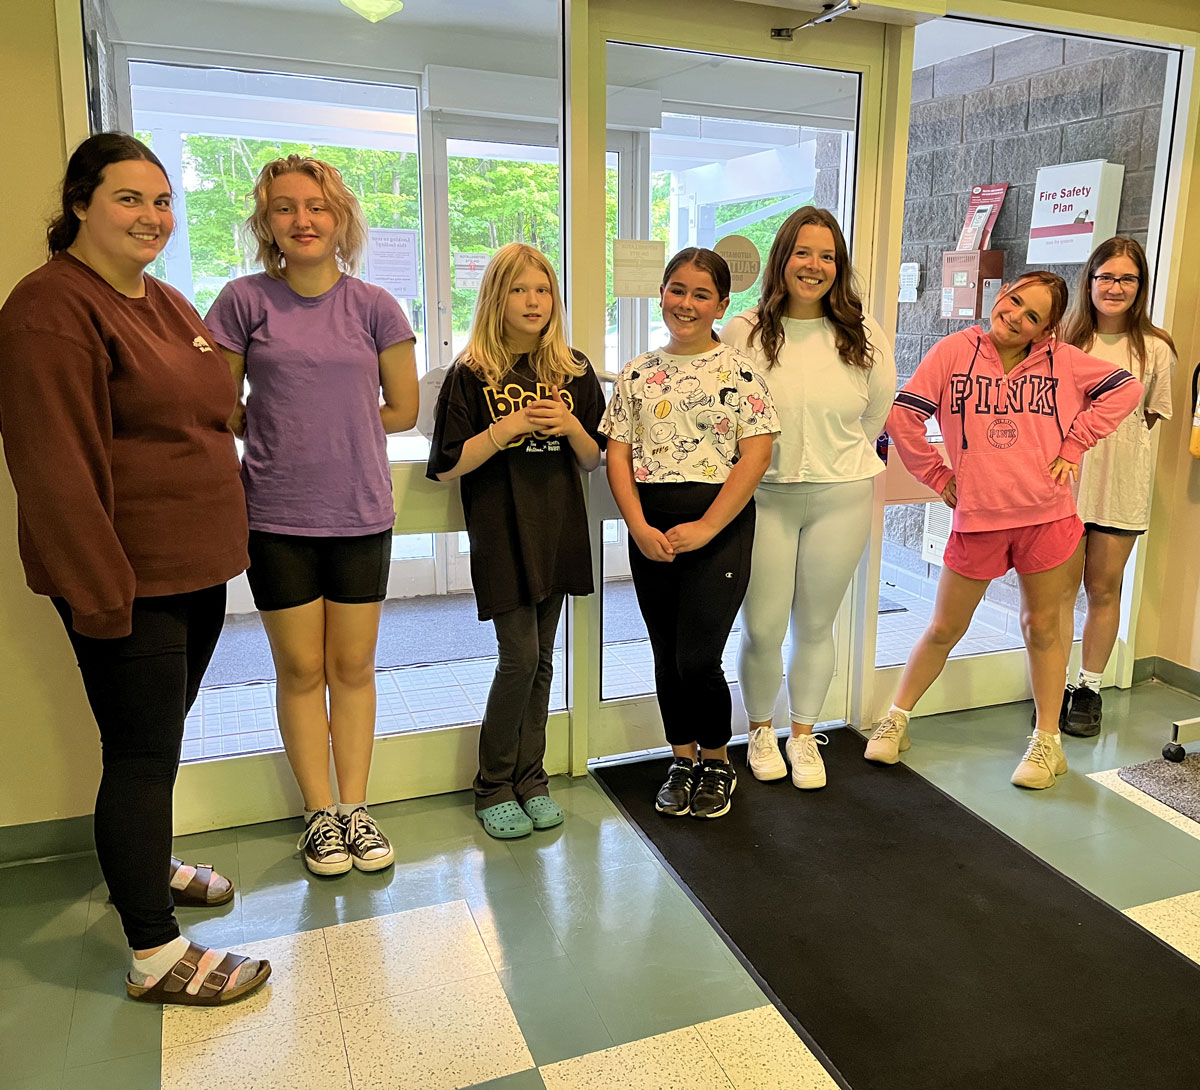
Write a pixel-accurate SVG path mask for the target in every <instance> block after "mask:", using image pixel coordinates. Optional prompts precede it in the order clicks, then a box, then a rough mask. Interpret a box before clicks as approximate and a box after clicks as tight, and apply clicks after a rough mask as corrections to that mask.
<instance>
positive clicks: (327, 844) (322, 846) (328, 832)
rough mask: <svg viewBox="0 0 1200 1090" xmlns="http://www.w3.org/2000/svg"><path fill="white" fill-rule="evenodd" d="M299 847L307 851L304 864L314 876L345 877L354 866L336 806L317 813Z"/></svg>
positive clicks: (302, 836) (306, 829) (306, 828)
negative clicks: (340, 875)
mask: <svg viewBox="0 0 1200 1090" xmlns="http://www.w3.org/2000/svg"><path fill="white" fill-rule="evenodd" d="M296 847H297V848H298V849H300V850H302V851H303V852H304V865H305V866H306V867H308V869H309V870H310V871H312V872H313V874H345V873H346V871H348V870H349V869H350V868H351V867H353V866H354V864H353V862H351V860H350V849H349V848H347V847H346V830H345V827H344V826H343V825H342V822H341V819H340V818H339V817H338V816H337V811H336V810H334V809H333V808H332V807H330V808H329V809H328V810H318V811H317V812H316V813H315V814H313V816H312V818H311V819H310V820H309V822H308V824H307V825H305V826H304V832H303V833H301V834H300V840H299V841H298V842H297V844H296Z"/></svg>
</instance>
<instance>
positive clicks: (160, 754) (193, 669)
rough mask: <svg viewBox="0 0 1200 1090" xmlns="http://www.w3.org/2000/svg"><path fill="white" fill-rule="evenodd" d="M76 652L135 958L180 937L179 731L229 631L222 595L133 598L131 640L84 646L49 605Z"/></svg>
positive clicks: (110, 865)
mask: <svg viewBox="0 0 1200 1090" xmlns="http://www.w3.org/2000/svg"><path fill="white" fill-rule="evenodd" d="M52 601H53V602H54V607H55V609H57V610H58V613H59V616H60V617H62V619H63V623H64V624H65V625H66V628H67V635H68V636H69V637H70V639H71V646H72V647H73V648H74V649H75V658H76V660H77V661H78V662H79V671H80V673H81V674H82V675H83V687H84V689H85V690H86V692H87V698H88V703H89V704H90V705H91V708H92V714H93V715H94V716H95V717H96V724H97V726H99V728H100V743H101V747H102V753H103V764H104V771H103V775H102V776H101V779H100V791H99V793H98V794H97V795H96V816H95V830H96V854H97V856H99V858H100V869H101V870H102V871H103V872H104V881H105V882H106V883H107V884H108V892H109V895H110V896H111V897H112V902H113V906H114V907H115V908H116V910H117V912H118V914H119V915H120V917H121V926H122V927H123V928H124V929H125V937H126V938H127V939H128V940H129V945H130V947H132V948H133V949H134V950H146V949H149V948H150V947H153V946H161V945H163V944H164V943H168V942H170V941H171V940H172V939H173V938H175V937H176V936H177V935H178V934H179V925H178V924H177V923H176V922H175V909H174V905H173V903H172V900H171V889H170V878H171V834H172V828H171V819H172V809H171V794H172V791H173V790H174V787H175V775H176V773H177V772H178V771H179V754H180V750H181V748H182V746H183V721H184V718H185V717H186V716H187V713H188V709H189V708H191V706H192V704H193V702H194V701H195V699H196V694H197V692H198V691H199V689H200V680H201V678H203V677H204V671H205V669H206V668H207V667H208V662H209V659H211V658H212V653H213V648H215V647H216V645H217V637H218V636H219V635H220V634H221V626H222V624H224V622H225V585H224V584H223V583H222V584H221V585H219V586H216V587H209V588H207V589H206V590H197V591H192V592H191V593H189V594H172V595H165V596H163V597H159V598H136V599H134V603H133V632H132V633H130V635H128V636H122V637H121V638H120V639H115V640H98V639H93V638H92V637H90V636H81V635H80V634H79V633H78V632H75V631H73V630H72V628H71V613H70V610H69V609H68V607H67V604H66V602H64V601H63V600H62V599H61V598H55V599H52Z"/></svg>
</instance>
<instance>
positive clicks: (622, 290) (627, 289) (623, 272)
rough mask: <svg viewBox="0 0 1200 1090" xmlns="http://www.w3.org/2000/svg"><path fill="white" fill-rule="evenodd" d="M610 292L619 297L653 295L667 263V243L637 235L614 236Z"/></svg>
mask: <svg viewBox="0 0 1200 1090" xmlns="http://www.w3.org/2000/svg"><path fill="white" fill-rule="evenodd" d="M612 247H613V248H612V256H613V262H612V264H613V295H616V296H619V297H620V298H623V299H657V298H658V289H659V287H660V285H661V284H662V275H663V270H664V269H665V268H666V267H667V244H666V243H665V242H654V241H647V240H644V239H640V238H614V239H613V244H612Z"/></svg>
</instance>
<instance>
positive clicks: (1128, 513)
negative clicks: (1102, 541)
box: [1078, 333, 1175, 530]
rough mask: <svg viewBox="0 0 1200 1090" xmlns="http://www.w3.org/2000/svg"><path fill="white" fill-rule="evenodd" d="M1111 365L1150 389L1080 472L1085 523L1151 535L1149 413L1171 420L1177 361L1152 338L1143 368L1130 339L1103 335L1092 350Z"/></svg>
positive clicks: (1093, 451) (1087, 456) (1091, 353)
mask: <svg viewBox="0 0 1200 1090" xmlns="http://www.w3.org/2000/svg"><path fill="white" fill-rule="evenodd" d="M1086 351H1087V354H1088V355H1089V356H1095V357H1096V358H1097V359H1102V360H1104V361H1105V362H1106V363H1112V364H1115V365H1116V366H1117V367H1123V368H1125V370H1126V371H1129V372H1130V373H1131V374H1133V375H1134V376H1136V377H1137V378H1139V379H1141V381H1142V385H1143V386H1144V387H1145V393H1144V394H1143V395H1142V400H1141V403H1140V404H1139V405H1138V407H1137V408H1136V409H1134V410H1133V412H1131V413H1130V414H1129V415H1128V416H1127V417H1125V419H1124V420H1122V421H1121V423H1120V424H1118V425H1117V430H1116V431H1114V432H1113V433H1112V434H1111V435H1107V436H1105V437H1104V438H1103V439H1101V440H1100V442H1098V443H1097V444H1096V445H1095V446H1094V447H1092V449H1091V450H1089V451H1088V452H1087V454H1085V455H1084V456H1083V464H1082V466H1081V467H1080V472H1079V498H1078V503H1079V517H1080V518H1081V519H1083V521H1084V522H1094V523H1097V524H1098V525H1100V526H1112V527H1113V528H1114V529H1117V530H1145V529H1147V528H1148V527H1149V525H1150V485H1151V480H1152V478H1153V475H1154V446H1153V443H1152V442H1151V438H1150V429H1149V428H1147V427H1146V413H1148V412H1151V413H1156V414H1157V415H1158V416H1160V417H1162V418H1163V419H1164V420H1169V419H1170V418H1171V370H1172V368H1173V367H1174V365H1175V356H1174V354H1173V353H1172V352H1171V349H1170V346H1169V345H1168V344H1167V342H1166V341H1164V340H1162V339H1161V338H1159V337H1147V338H1146V358H1145V360H1144V361H1143V362H1142V365H1141V366H1139V364H1138V361H1137V360H1136V359H1135V358H1133V353H1132V351H1131V346H1130V343H1129V338H1128V337H1127V336H1126V335H1125V334H1124V333H1097V334H1096V339H1095V341H1093V342H1092V345H1091V347H1090V348H1088V349H1086Z"/></svg>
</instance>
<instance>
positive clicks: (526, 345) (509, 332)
mask: <svg viewBox="0 0 1200 1090" xmlns="http://www.w3.org/2000/svg"><path fill="white" fill-rule="evenodd" d="M553 313H554V291H553V289H552V288H551V286H550V278H549V277H548V276H547V275H546V274H545V273H544V272H543V271H542V270H541V269H539V268H538V267H537V266H536V265H526V266H525V268H523V269H522V270H521V271H520V272H519V273H518V274H517V276H516V278H515V279H514V280H513V282H512V283H511V284H510V285H509V287H508V296H507V298H506V299H505V300H504V343H505V344H507V345H509V346H511V347H512V348H514V349H516V350H517V351H528V350H529V349H531V348H534V347H536V345H537V343H538V340H539V338H540V337H541V335H542V332H543V331H544V330H545V328H546V326H548V325H549V324H550V317H551V315H552V314H553Z"/></svg>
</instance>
